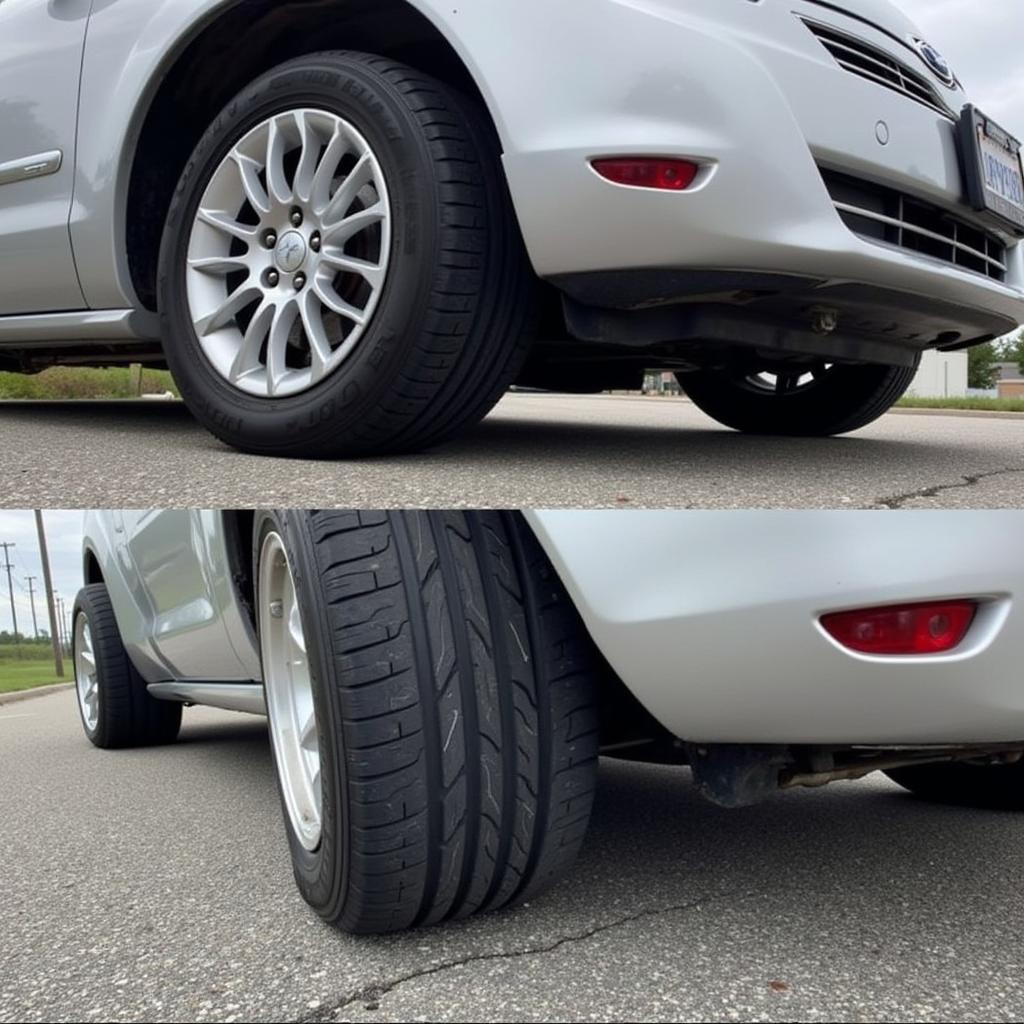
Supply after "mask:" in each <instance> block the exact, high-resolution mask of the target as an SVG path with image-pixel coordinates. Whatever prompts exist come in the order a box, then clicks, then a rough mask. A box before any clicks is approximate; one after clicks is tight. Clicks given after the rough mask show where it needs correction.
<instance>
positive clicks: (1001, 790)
mask: <svg viewBox="0 0 1024 1024" xmlns="http://www.w3.org/2000/svg"><path fill="white" fill-rule="evenodd" d="M885 774H886V775H888V776H889V778H890V779H892V781H893V782H895V783H897V784H898V785H900V786H902V787H903V788H904V789H906V790H909V791H910V792H911V793H913V794H914V796H916V797H920V798H921V799H922V800H929V801H932V802H933V803H941V804H956V805H959V806H962V807H986V808H991V809H994V810H1003V811H1024V762H1019V763H1017V764H1013V765H973V764H928V765H918V766H914V767H909V768H893V769H892V770H891V771H887V772H886V773H885Z"/></svg>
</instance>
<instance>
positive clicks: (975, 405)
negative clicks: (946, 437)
mask: <svg viewBox="0 0 1024 1024" xmlns="http://www.w3.org/2000/svg"><path fill="white" fill-rule="evenodd" d="M899 404H900V405H901V406H902V407H903V408H904V409H980V410H982V411H984V412H1024V398H912V397H911V398H903V399H900V402H899Z"/></svg>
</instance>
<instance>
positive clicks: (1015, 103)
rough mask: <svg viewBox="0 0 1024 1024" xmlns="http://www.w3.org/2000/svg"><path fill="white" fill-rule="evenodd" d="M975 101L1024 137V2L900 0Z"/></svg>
mask: <svg viewBox="0 0 1024 1024" xmlns="http://www.w3.org/2000/svg"><path fill="white" fill-rule="evenodd" d="M896 4H897V6H899V7H902V8H903V10H904V11H906V12H907V14H909V15H910V17H911V18H913V19H914V20H915V21H916V22H917V24H918V25H919V26H920V27H921V30H922V35H923V36H924V37H925V39H927V40H928V42H929V43H931V44H932V45H933V46H934V47H936V49H938V50H939V51H940V52H941V53H942V54H943V56H944V57H945V58H946V60H948V61H949V62H950V64H951V65H952V67H953V70H954V71H955V72H956V74H957V75H958V77H959V78H960V81H961V82H963V84H964V88H965V89H966V90H967V94H968V95H969V96H970V98H971V101H972V102H973V103H974V104H975V105H976V106H978V107H980V108H981V109H982V110H984V111H985V113H986V114H989V115H990V116H991V117H993V118H994V119H995V120H996V121H998V122H1000V124H1002V125H1003V126H1004V127H1005V128H1006V130H1007V131H1009V132H1012V133H1013V134H1014V135H1016V136H1017V137H1018V138H1022V137H1024V0H896Z"/></svg>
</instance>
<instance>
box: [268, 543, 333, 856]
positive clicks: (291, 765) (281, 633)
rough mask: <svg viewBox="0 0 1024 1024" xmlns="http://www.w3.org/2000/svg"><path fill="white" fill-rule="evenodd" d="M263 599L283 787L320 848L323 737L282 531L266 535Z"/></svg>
mask: <svg viewBox="0 0 1024 1024" xmlns="http://www.w3.org/2000/svg"><path fill="white" fill-rule="evenodd" d="M258 601H259V626H260V651H261V654H262V660H263V686H264V691H265V693H266V701H267V713H268V716H269V719H270V736H271V740H272V742H273V745H274V755H275V760H276V762H277V771H278V776H279V778H280V780H281V792H282V793H283V795H284V804H285V808H286V809H287V812H288V818H289V820H290V822H291V825H292V829H293V830H294V832H295V835H296V837H297V838H298V840H299V842H300V843H302V845H303V846H304V847H305V848H306V849H307V850H315V849H316V848H317V847H318V846H319V845H320V835H321V831H322V820H323V787H322V784H321V778H320V771H321V769H320V739H319V733H318V729H317V721H316V710H315V707H314V703H313V684H312V680H311V678H310V672H309V659H308V656H307V653H306V634H305V630H304V629H303V625H302V615H301V612H300V610H299V602H298V598H297V596H296V592H295V579H294V577H293V576H292V570H291V565H290V564H289V562H288V555H287V553H286V552H285V547H284V542H283V541H282V540H281V537H280V535H279V534H277V533H269V534H267V536H266V538H265V539H264V541H263V547H262V550H261V553H260V566H259V589H258Z"/></svg>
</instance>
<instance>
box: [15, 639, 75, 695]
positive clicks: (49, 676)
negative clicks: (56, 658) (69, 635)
mask: <svg viewBox="0 0 1024 1024" xmlns="http://www.w3.org/2000/svg"><path fill="white" fill-rule="evenodd" d="M22 653H23V657H21V658H16V657H15V656H14V653H13V651H11V650H10V649H7V650H5V651H4V653H3V654H0V693H14V691H15V690H31V689H32V688H33V687H36V686H49V685H50V684H51V683H66V682H69V681H70V680H71V672H72V668H71V659H70V658H69V657H65V658H64V678H63V679H58V678H57V673H56V672H55V671H54V668H53V652H52V651H50V650H49V649H46V650H45V651H44V652H40V651H38V650H30V649H28V648H24V649H23V651H22Z"/></svg>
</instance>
